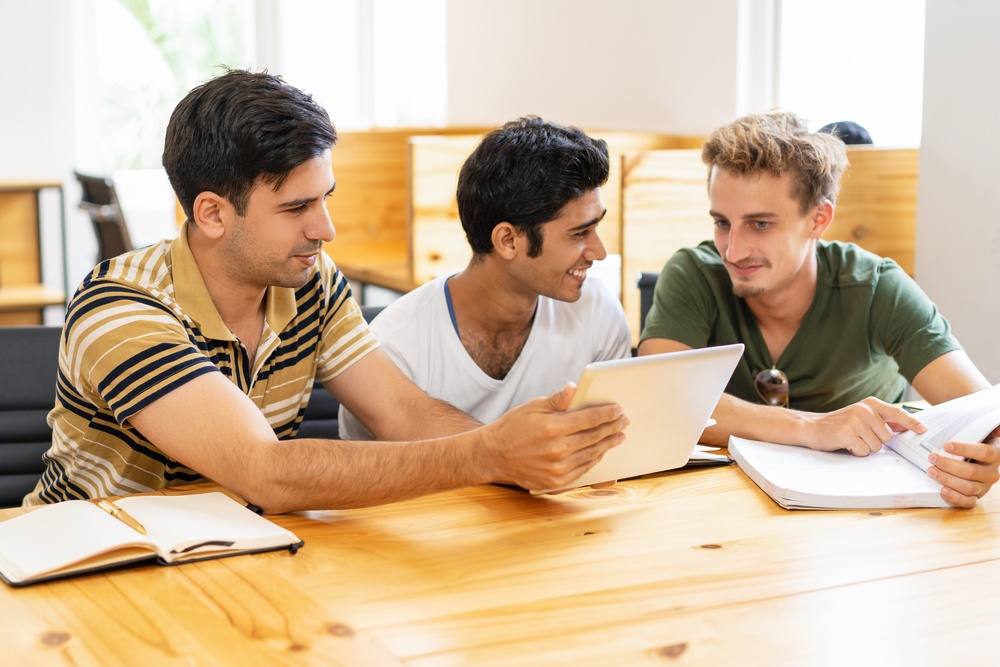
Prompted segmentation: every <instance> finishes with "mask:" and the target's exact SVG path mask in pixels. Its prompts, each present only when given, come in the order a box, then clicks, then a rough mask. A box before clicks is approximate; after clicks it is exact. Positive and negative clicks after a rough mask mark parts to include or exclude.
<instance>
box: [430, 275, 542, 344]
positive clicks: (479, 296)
mask: <svg viewBox="0 0 1000 667" xmlns="http://www.w3.org/2000/svg"><path fill="white" fill-rule="evenodd" d="M448 289H449V290H450V291H451V300H452V305H453V307H454V309H455V319H456V321H457V322H458V330H459V331H463V330H465V329H470V328H471V329H474V330H476V331H477V332H479V333H480V334H483V335H489V336H499V335H506V334H511V333H517V332H524V331H528V330H530V329H531V323H532V321H533V319H534V317H535V307H536V305H537V303H538V294H526V293H524V292H523V291H518V290H516V289H514V288H513V286H512V285H510V282H509V280H508V279H506V276H505V274H503V272H501V271H495V270H492V269H491V267H490V265H489V262H488V261H475V260H474V261H473V263H470V264H469V266H467V267H466V268H465V270H463V271H462V272H461V273H459V274H457V275H455V276H452V278H451V279H449V281H448Z"/></svg>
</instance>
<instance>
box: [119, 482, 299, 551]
mask: <svg viewBox="0 0 1000 667" xmlns="http://www.w3.org/2000/svg"><path fill="white" fill-rule="evenodd" d="M115 504H116V505H118V507H120V508H122V509H123V510H125V511H126V512H128V513H129V514H131V515H132V517H134V518H135V519H136V520H137V521H139V523H141V524H142V525H143V527H145V529H146V533H147V537H148V538H149V539H150V540H151V541H152V542H154V543H155V544H156V545H157V546H158V548H159V552H160V556H161V557H162V558H163V559H164V560H165V561H168V562H170V561H174V560H178V559H182V558H184V557H189V556H194V555H204V554H205V553H208V552H220V551H240V550H245V549H258V548H264V547H270V546H284V545H288V544H295V543H297V542H298V541H299V539H298V538H297V537H296V536H295V535H294V534H293V533H291V532H289V531H287V530H285V529H284V528H282V527H281V526H278V525H277V524H275V523H272V522H271V521H269V520H267V519H265V518H264V517H262V516H259V515H257V514H255V513H254V512H252V511H250V510H248V509H247V508H246V507H244V506H243V505H241V504H239V503H238V502H236V501H235V500H233V499H232V498H230V497H229V496H227V495H225V494H224V493H219V492H215V491H213V492H211V493H199V494H193V495H185V496H128V497H125V498H119V499H118V500H116V501H115Z"/></svg>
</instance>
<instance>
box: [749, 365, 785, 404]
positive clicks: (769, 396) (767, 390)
mask: <svg viewBox="0 0 1000 667" xmlns="http://www.w3.org/2000/svg"><path fill="white" fill-rule="evenodd" d="M753 386H754V389H756V390H757V395H758V396H760V399H761V400H762V401H764V402H765V403H767V404H768V405H775V406H778V407H782V408H787V407H788V376H787V375H785V373H784V371H780V370H778V369H777V368H765V369H764V370H762V371H761V372H760V373H757V375H756V376H754V379H753Z"/></svg>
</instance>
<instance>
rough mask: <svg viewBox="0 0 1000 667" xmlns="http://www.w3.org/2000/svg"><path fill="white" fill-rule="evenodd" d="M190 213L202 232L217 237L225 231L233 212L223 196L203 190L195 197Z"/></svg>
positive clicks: (213, 237) (211, 237) (209, 236)
mask: <svg viewBox="0 0 1000 667" xmlns="http://www.w3.org/2000/svg"><path fill="white" fill-rule="evenodd" d="M191 213H192V215H193V217H194V220H193V222H194V224H196V225H197V226H198V229H199V230H201V233H202V234H204V235H205V236H207V237H208V238H210V239H218V238H221V237H222V235H223V234H225V233H226V223H227V222H228V220H229V219H231V218H232V216H233V214H234V213H235V212H234V211H233V207H232V205H231V204H230V203H229V201H228V200H227V199H226V198H225V197H222V196H220V195H217V194H215V193H214V192H209V191H205V192H202V193H201V194H199V195H198V196H197V197H195V200H194V206H193V207H192V210H191Z"/></svg>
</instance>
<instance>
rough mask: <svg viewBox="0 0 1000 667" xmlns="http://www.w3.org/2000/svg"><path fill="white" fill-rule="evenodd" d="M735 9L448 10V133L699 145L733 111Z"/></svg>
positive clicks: (514, 5) (582, 3)
mask: <svg viewBox="0 0 1000 667" xmlns="http://www.w3.org/2000/svg"><path fill="white" fill-rule="evenodd" d="M738 5H739V2H738V0H712V1H711V2H703V1H700V0H619V1H617V2H608V1H607V0H546V1H545V2H540V1H539V0H505V1H504V2H497V1H496V0H450V1H449V2H448V16H447V20H448V121H449V122H450V123H452V124H455V125H498V124H501V123H503V122H505V121H507V120H510V119H512V118H516V117H517V116H521V115H524V114H536V115H539V116H542V117H544V118H547V119H550V120H553V121H556V122H562V123H567V124H572V125H578V126H581V127H587V128H614V129H634V130H654V131H655V130H661V131H665V132H676V133H686V134H707V133H708V132H710V131H711V130H712V129H713V128H715V127H716V126H718V125H721V124H722V123H725V122H728V121H730V120H732V118H733V117H734V116H735V115H736V113H737V111H736V109H737V102H736V97H737V81H736V71H737V15H738Z"/></svg>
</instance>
